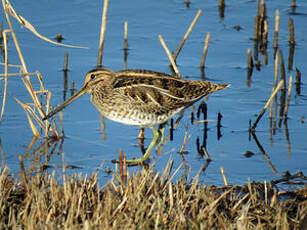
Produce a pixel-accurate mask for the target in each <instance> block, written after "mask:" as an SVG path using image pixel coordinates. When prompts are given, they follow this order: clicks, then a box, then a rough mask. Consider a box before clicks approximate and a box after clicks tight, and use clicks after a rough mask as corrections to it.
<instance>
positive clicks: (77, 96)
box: [43, 86, 86, 121]
mask: <svg viewBox="0 0 307 230" xmlns="http://www.w3.org/2000/svg"><path fill="white" fill-rule="evenodd" d="M85 93H86V88H85V86H83V87H82V88H81V89H79V91H78V92H76V93H75V94H74V95H73V96H71V97H70V98H69V99H67V100H66V101H64V102H63V104H61V105H59V106H58V107H57V108H55V109H54V110H53V111H51V112H50V113H48V114H47V116H45V117H44V118H43V121H44V120H46V119H49V118H50V117H52V116H53V115H55V114H56V113H58V112H60V111H61V110H62V109H64V108H65V107H66V106H68V105H69V104H70V103H72V102H73V101H75V100H77V99H78V98H79V97H81V96H82V95H83V94H85Z"/></svg>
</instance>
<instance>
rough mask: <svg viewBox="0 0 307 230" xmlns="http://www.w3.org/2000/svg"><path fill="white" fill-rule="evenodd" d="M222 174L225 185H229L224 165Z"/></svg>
mask: <svg viewBox="0 0 307 230" xmlns="http://www.w3.org/2000/svg"><path fill="white" fill-rule="evenodd" d="M221 174H222V177H223V181H224V184H225V186H228V182H227V179H226V176H225V172H224V168H223V167H221Z"/></svg>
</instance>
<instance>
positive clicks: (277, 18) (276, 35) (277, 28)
mask: <svg viewBox="0 0 307 230" xmlns="http://www.w3.org/2000/svg"><path fill="white" fill-rule="evenodd" d="M278 30H279V11H278V10H276V11H275V30H274V43H273V47H274V49H277V47H278Z"/></svg>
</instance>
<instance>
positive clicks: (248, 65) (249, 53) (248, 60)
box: [247, 48, 254, 70]
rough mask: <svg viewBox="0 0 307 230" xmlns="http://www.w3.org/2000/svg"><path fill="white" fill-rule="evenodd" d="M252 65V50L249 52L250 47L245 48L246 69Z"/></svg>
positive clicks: (251, 67)
mask: <svg viewBox="0 0 307 230" xmlns="http://www.w3.org/2000/svg"><path fill="white" fill-rule="evenodd" d="M253 67H254V63H253V58H252V52H251V49H250V48H248V49H247V68H248V69H250V70H251V69H253Z"/></svg>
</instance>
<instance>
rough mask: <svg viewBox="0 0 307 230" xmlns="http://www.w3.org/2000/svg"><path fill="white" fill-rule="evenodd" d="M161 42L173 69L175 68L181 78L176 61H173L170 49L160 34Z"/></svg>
mask: <svg viewBox="0 0 307 230" xmlns="http://www.w3.org/2000/svg"><path fill="white" fill-rule="evenodd" d="M159 40H160V43H161V45H162V47H163V48H164V50H165V52H166V54H167V56H168V59H169V60H170V62H171V64H172V67H173V69H174V71H175V73H176V75H177V77H179V78H180V73H179V71H178V68H177V65H176V63H175V61H174V59H173V57H172V55H171V53H170V51H169V49H168V48H167V46H166V44H165V42H164V40H163V38H162V36H161V35H160V34H159Z"/></svg>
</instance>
